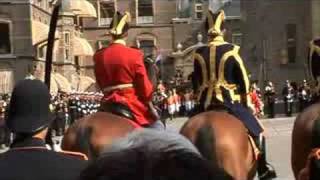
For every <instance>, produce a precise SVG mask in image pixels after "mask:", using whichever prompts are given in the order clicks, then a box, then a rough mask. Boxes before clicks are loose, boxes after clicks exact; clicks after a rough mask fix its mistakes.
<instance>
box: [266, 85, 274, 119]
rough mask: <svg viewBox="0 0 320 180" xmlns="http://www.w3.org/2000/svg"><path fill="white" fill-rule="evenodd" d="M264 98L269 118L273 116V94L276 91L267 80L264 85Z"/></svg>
mask: <svg viewBox="0 0 320 180" xmlns="http://www.w3.org/2000/svg"><path fill="white" fill-rule="evenodd" d="M264 95H265V98H266V101H267V107H268V110H269V118H274V103H275V96H276V92H275V89H274V86H273V83H272V82H271V81H268V83H267V85H266V87H265V94H264Z"/></svg>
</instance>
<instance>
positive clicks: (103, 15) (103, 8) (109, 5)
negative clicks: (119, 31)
mask: <svg viewBox="0 0 320 180" xmlns="http://www.w3.org/2000/svg"><path fill="white" fill-rule="evenodd" d="M115 11H116V2H115V1H110V0H109V1H105V0H104V1H103V0H102V1H100V4H99V13H100V16H99V24H100V26H109V25H110V23H111V21H112V18H113V15H114V13H115Z"/></svg>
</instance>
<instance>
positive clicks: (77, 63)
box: [74, 56, 80, 69]
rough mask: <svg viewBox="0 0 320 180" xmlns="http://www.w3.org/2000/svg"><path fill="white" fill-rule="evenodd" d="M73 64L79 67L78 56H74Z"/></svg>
mask: <svg viewBox="0 0 320 180" xmlns="http://www.w3.org/2000/svg"><path fill="white" fill-rule="evenodd" d="M74 65H75V66H76V68H77V69H79V67H80V57H79V56H74Z"/></svg>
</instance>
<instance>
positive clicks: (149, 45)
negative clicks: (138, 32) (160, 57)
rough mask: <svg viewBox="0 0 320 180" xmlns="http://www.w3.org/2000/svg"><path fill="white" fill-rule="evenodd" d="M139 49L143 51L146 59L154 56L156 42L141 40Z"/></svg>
mask: <svg viewBox="0 0 320 180" xmlns="http://www.w3.org/2000/svg"><path fill="white" fill-rule="evenodd" d="M139 48H140V49H141V50H142V51H143V54H144V56H145V57H147V56H151V57H153V56H154V50H155V45H154V40H140V41H139Z"/></svg>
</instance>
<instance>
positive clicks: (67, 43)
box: [64, 32, 70, 46]
mask: <svg viewBox="0 0 320 180" xmlns="http://www.w3.org/2000/svg"><path fill="white" fill-rule="evenodd" d="M64 45H65V46H70V32H65V33H64Z"/></svg>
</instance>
